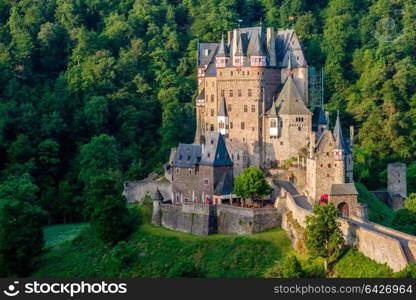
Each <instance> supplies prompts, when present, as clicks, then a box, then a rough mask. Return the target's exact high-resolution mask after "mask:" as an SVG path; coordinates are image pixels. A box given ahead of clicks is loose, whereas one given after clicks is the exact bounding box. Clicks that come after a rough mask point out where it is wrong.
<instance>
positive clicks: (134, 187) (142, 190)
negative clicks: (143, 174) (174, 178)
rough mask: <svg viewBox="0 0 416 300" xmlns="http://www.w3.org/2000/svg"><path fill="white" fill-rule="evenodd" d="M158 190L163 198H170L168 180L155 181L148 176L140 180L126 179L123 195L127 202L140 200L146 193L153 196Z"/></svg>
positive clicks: (170, 188) (170, 190)
mask: <svg viewBox="0 0 416 300" xmlns="http://www.w3.org/2000/svg"><path fill="white" fill-rule="evenodd" d="M158 190H159V192H160V193H161V194H162V196H163V198H164V199H171V198H172V184H171V183H170V182H169V181H157V180H154V179H153V178H150V177H148V178H146V179H143V180H141V181H126V182H125V183H124V189H123V195H124V196H125V197H126V198H127V202H129V203H131V202H141V201H142V200H143V198H144V197H145V196H146V195H147V196H150V197H152V198H153V195H154V194H155V193H156V192H157V191H158Z"/></svg>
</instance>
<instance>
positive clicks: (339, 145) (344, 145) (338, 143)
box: [333, 112, 351, 154]
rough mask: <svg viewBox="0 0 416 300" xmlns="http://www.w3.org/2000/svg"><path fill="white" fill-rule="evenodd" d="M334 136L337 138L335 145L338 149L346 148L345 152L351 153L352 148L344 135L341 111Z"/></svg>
mask: <svg viewBox="0 0 416 300" xmlns="http://www.w3.org/2000/svg"><path fill="white" fill-rule="evenodd" d="M333 134H334V138H335V146H336V149H342V150H344V152H345V154H350V153H351V150H350V147H349V145H348V143H347V141H346V140H345V139H344V136H343V135H342V128H341V121H340V118H339V112H338V114H337V120H336V122H335V128H334V132H333Z"/></svg>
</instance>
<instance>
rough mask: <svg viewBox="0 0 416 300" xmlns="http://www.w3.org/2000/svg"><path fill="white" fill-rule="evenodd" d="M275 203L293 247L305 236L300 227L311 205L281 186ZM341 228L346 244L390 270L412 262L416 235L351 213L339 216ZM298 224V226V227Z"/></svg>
mask: <svg viewBox="0 0 416 300" xmlns="http://www.w3.org/2000/svg"><path fill="white" fill-rule="evenodd" d="M280 188H281V191H280V194H279V197H278V198H277V199H276V206H278V207H280V209H281V210H282V211H283V216H282V227H283V229H285V230H286V232H287V233H288V235H289V237H290V238H291V240H292V243H293V245H294V247H295V248H296V247H297V246H298V243H299V242H300V240H301V239H303V238H304V237H303V236H302V231H303V230H302V228H304V227H305V225H306V217H307V216H310V215H312V212H311V210H310V209H306V208H304V207H302V205H303V203H302V202H300V201H299V199H297V198H299V195H297V194H296V193H295V194H294V193H293V191H290V190H289V191H288V190H287V189H286V186H284V185H281V186H280ZM339 222H340V227H341V231H342V232H343V235H344V238H345V241H346V243H347V244H348V245H350V246H353V247H355V248H357V249H358V250H359V251H360V252H362V253H363V254H364V255H366V256H368V257H369V258H371V259H373V260H375V261H376V262H378V263H382V264H384V263H385V264H387V265H388V266H389V267H390V268H392V269H393V271H400V270H402V269H404V268H405V267H406V265H407V264H408V263H409V262H415V258H416V237H415V236H412V235H408V234H405V233H403V232H399V231H397V230H394V229H391V228H388V227H385V226H382V225H379V224H375V223H372V222H368V221H365V220H363V219H361V218H358V217H354V216H350V218H348V219H343V218H340V219H339ZM300 227H301V228H300Z"/></svg>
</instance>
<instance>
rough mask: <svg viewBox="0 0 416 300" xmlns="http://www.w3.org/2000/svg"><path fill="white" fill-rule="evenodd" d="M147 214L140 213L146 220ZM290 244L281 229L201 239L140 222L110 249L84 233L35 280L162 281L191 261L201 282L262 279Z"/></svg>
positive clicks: (62, 247) (49, 258)
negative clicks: (201, 279) (210, 279)
mask: <svg viewBox="0 0 416 300" xmlns="http://www.w3.org/2000/svg"><path fill="white" fill-rule="evenodd" d="M149 213H150V208H149V207H147V208H146V207H145V208H144V212H143V215H144V219H145V220H149ZM292 251H293V250H292V248H291V246H290V240H289V239H288V238H287V235H286V233H285V232H284V231H283V230H282V229H281V228H276V229H273V230H270V231H267V232H263V233H259V234H254V235H247V236H226V235H219V234H215V235H210V236H207V237H201V236H196V235H191V234H186V233H180V232H175V231H171V230H169V229H166V228H162V227H155V226H152V225H150V224H149V223H148V222H145V224H143V225H142V226H141V227H140V228H139V229H138V230H137V231H136V232H135V233H134V234H133V235H132V236H131V237H130V238H129V239H128V241H127V242H126V243H122V244H121V245H119V246H116V247H114V248H111V247H109V246H106V245H104V244H103V243H102V242H101V241H100V240H98V239H96V238H95V237H94V234H93V233H92V232H91V229H89V228H86V229H84V230H83V232H82V233H81V234H80V235H79V236H78V237H77V238H75V239H74V240H71V241H66V242H63V243H60V244H58V245H56V246H55V247H53V248H51V249H49V251H47V252H45V254H44V255H43V256H42V257H41V258H40V261H39V269H38V270H37V271H36V272H35V273H34V274H33V275H32V276H34V277H167V276H169V271H170V270H171V269H172V268H175V267H176V266H178V265H180V264H181V263H184V262H189V261H192V262H194V264H195V265H196V267H197V268H198V269H200V270H201V272H202V274H203V276H206V277H263V276H264V274H266V273H267V272H268V270H269V269H270V268H272V267H273V266H274V265H275V264H276V262H277V261H279V260H281V259H282V257H283V256H284V255H286V254H287V253H291V252H292Z"/></svg>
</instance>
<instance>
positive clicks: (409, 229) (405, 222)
mask: <svg viewBox="0 0 416 300" xmlns="http://www.w3.org/2000/svg"><path fill="white" fill-rule="evenodd" d="M406 201H407V200H406ZM391 226H392V227H393V228H394V229H397V230H399V231H403V232H406V233H409V234H413V235H416V212H415V211H412V210H410V209H407V208H402V209H399V210H398V211H396V212H395V213H394V217H393V221H392V222H391Z"/></svg>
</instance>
